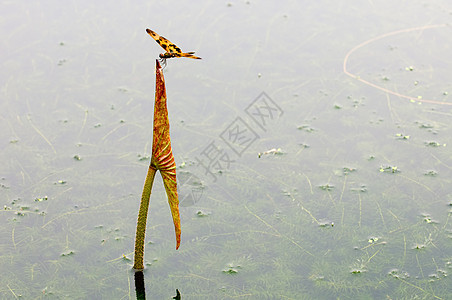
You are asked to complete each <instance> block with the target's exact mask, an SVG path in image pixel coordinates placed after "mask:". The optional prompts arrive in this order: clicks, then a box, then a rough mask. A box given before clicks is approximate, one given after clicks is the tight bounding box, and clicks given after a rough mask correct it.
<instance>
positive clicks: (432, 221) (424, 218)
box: [422, 214, 439, 224]
mask: <svg viewBox="0 0 452 300" xmlns="http://www.w3.org/2000/svg"><path fill="white" fill-rule="evenodd" d="M422 217H423V221H424V222H425V223H427V224H438V223H439V222H438V221H435V220H433V219H432V218H431V217H430V215H428V214H423V215H422Z"/></svg>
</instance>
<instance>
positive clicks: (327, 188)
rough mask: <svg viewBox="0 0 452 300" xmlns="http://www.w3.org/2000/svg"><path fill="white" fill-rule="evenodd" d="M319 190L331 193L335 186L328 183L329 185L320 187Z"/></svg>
mask: <svg viewBox="0 0 452 300" xmlns="http://www.w3.org/2000/svg"><path fill="white" fill-rule="evenodd" d="M319 188H320V189H321V190H324V191H331V190H332V189H334V185H331V184H329V183H327V184H322V185H319Z"/></svg>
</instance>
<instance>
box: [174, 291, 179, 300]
mask: <svg viewBox="0 0 452 300" xmlns="http://www.w3.org/2000/svg"><path fill="white" fill-rule="evenodd" d="M173 299H176V300H180V293H179V290H178V289H176V296H174V297H173Z"/></svg>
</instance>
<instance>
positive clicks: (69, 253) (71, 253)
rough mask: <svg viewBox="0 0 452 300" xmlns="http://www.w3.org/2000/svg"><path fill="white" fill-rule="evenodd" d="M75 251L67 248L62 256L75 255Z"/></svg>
mask: <svg viewBox="0 0 452 300" xmlns="http://www.w3.org/2000/svg"><path fill="white" fill-rule="evenodd" d="M74 254H75V252H74V251H73V250H67V251H65V252H63V253H61V256H70V255H74Z"/></svg>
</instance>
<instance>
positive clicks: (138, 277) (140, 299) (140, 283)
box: [135, 271, 181, 300]
mask: <svg viewBox="0 0 452 300" xmlns="http://www.w3.org/2000/svg"><path fill="white" fill-rule="evenodd" d="M135 293H136V295H137V300H144V299H146V289H145V287H144V275H143V271H136V272H135ZM173 299H176V300H180V299H181V297H180V292H179V290H178V289H176V296H174V297H173Z"/></svg>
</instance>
